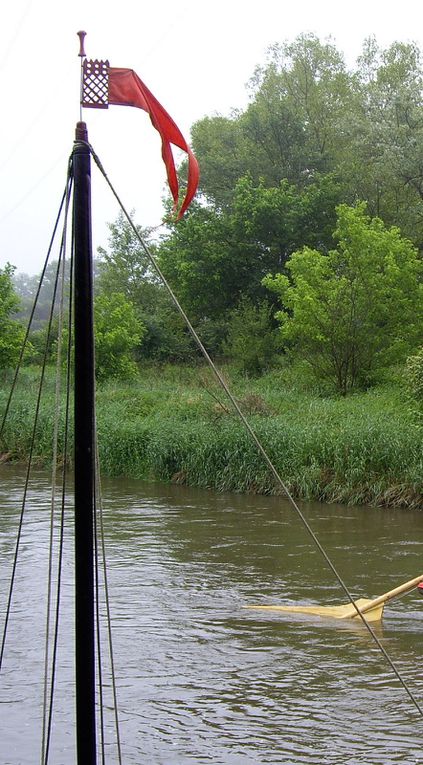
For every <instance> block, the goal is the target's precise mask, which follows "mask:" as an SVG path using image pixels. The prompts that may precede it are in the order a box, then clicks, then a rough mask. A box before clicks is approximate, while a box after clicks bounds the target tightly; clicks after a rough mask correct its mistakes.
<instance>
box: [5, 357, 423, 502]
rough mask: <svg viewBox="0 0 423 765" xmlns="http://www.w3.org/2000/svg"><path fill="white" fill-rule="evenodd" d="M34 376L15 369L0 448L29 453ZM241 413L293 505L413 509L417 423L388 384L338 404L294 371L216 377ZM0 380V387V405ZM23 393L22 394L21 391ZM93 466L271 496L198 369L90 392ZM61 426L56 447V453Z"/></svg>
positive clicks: (152, 374)
mask: <svg viewBox="0 0 423 765" xmlns="http://www.w3.org/2000/svg"><path fill="white" fill-rule="evenodd" d="M35 374H36V370H30V369H25V370H24V371H23V375H22V379H21V382H20V385H19V386H18V389H17V391H16V394H15V398H14V401H13V403H12V407H11V410H10V414H9V416H8V419H7V424H6V427H5V431H4V435H3V443H2V444H1V451H2V452H3V455H6V458H7V459H11V460H18V461H19V460H25V459H26V458H27V456H28V453H29V448H30V442H31V433H32V414H33V412H34V410H35V398H36V393H35V391H36V379H35ZM225 375H226V377H227V379H228V383H229V385H230V387H231V390H232V391H233V393H234V395H235V396H236V398H237V401H238V402H239V404H240V406H241V409H242V411H243V412H244V413H245V415H246V416H247V417H248V420H249V422H250V424H251V425H252V427H253V429H254V431H255V433H256V434H257V436H258V437H259V439H260V441H261V442H262V444H263V445H264V447H265V449H266V450H267V451H268V453H269V456H270V457H271V459H272V460H273V462H274V464H275V466H276V468H277V470H278V471H279V473H280V475H281V477H282V479H283V481H284V483H285V484H286V486H287V487H288V489H289V490H290V492H291V493H292V494H293V495H294V496H295V497H297V498H299V499H306V500H310V499H315V500H320V501H325V502H339V503H344V504H366V505H377V506H387V507H399V508H406V507H413V508H419V509H423V499H422V496H423V427H422V423H421V420H419V418H418V417H417V415H416V413H415V412H414V413H413V411H412V409H411V408H410V405H409V402H408V401H407V399H406V396H405V394H404V392H403V391H402V387H401V384H400V382H395V381H391V382H390V383H389V384H388V383H386V384H384V385H381V386H379V387H376V388H373V389H372V390H370V391H367V392H365V393H360V394H355V395H352V396H350V397H347V398H338V397H331V396H328V395H326V396H325V395H323V394H322V392H321V391H318V390H316V389H313V388H312V387H310V385H309V384H308V383H307V381H306V380H305V379H304V378H302V376H301V374H299V372H298V370H297V371H296V372H295V373H293V371H292V370H290V369H281V370H278V371H274V372H271V373H269V374H267V375H264V376H263V377H261V378H260V379H257V380H254V381H251V380H250V381H247V380H245V379H244V378H241V377H239V376H236V375H235V374H233V373H230V372H229V371H228V370H225ZM6 387H7V386H6V382H4V383H3V384H2V388H1V392H0V394H1V395H0V406H1V408H2V410H3V408H4V406H5V400H6ZM29 391H31V392H29ZM53 410H54V394H53V380H52V379H50V378H49V380H48V385H47V390H46V395H45V396H44V397H43V400H42V404H41V408H40V421H39V427H38V432H37V437H36V445H35V452H34V453H35V455H36V458H37V461H38V462H45V461H48V460H49V459H50V458H51V453H52V446H51V436H50V433H51V426H52V422H53ZM97 414H98V434H99V444H100V459H101V465H102V471H103V473H104V474H107V475H110V476H119V475H126V476H128V477H134V478H142V479H157V480H162V481H168V482H169V481H174V482H178V483H184V484H186V485H189V486H197V487H202V488H209V489H213V490H216V491H234V492H250V493H251V492H254V493H262V494H275V493H280V489H278V488H277V487H275V484H274V480H273V479H272V477H271V476H270V475H269V470H268V468H267V466H266V465H265V464H264V461H263V458H262V457H261V455H260V454H259V453H258V451H257V447H256V446H255V445H254V443H252V441H251V438H250V436H249V435H248V434H247V433H246V431H245V429H244V427H243V426H242V424H241V423H240V422H239V421H238V419H237V417H236V416H235V415H234V413H233V412H232V407H231V404H230V403H229V402H228V401H227V400H226V397H225V394H224V393H223V392H222V391H220V390H219V388H218V387H217V385H216V383H215V382H214V380H213V377H212V375H211V373H210V372H209V371H208V370H205V369H204V368H199V367H194V368H187V367H176V366H168V367H166V368H160V369H159V368H148V369H144V370H143V373H142V375H140V378H139V380H137V381H136V382H134V383H131V384H130V385H123V384H118V383H109V384H107V385H105V386H103V387H102V388H100V389H99V391H98V401H97ZM63 439H64V433H63V426H61V428H60V432H59V450H63Z"/></svg>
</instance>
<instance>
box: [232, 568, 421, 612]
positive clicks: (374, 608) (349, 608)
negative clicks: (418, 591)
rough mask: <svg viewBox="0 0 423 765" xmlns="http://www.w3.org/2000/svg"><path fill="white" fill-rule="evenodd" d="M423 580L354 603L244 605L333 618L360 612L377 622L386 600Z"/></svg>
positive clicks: (416, 578)
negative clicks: (332, 604)
mask: <svg viewBox="0 0 423 765" xmlns="http://www.w3.org/2000/svg"><path fill="white" fill-rule="evenodd" d="M420 582H423V574H422V575H420V576H417V577H415V579H410V581H409V582H405V583H404V584H400V585H399V587H395V588H394V589H393V590H389V592H385V594H384V595H379V597H378V598H373V599H369V598H360V599H359V600H355V601H354V603H347V604H346V605H342V606H261V605H257V606H245V608H254V609H260V610H265V611H286V612H289V613H297V614H313V615H314V616H323V617H325V616H326V617H329V618H334V619H360V618H361V617H360V614H362V615H363V616H364V618H365V619H366V621H368V622H378V621H380V620H381V618H382V615H383V607H384V605H385V603H387V602H388V600H392V598H395V597H396V596H397V595H402V594H404V593H406V592H409V591H410V590H412V589H413V588H414V587H417V585H418V584H419V583H420Z"/></svg>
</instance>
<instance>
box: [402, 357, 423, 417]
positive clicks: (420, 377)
mask: <svg viewBox="0 0 423 765" xmlns="http://www.w3.org/2000/svg"><path fill="white" fill-rule="evenodd" d="M405 380H406V385H407V388H408V390H409V391H410V394H411V396H412V398H413V399H414V400H415V401H416V402H417V405H418V406H419V408H420V409H421V411H422V412H423V346H422V347H421V348H419V350H418V351H417V353H416V354H415V355H413V356H409V357H408V359H407V363H406V366H405Z"/></svg>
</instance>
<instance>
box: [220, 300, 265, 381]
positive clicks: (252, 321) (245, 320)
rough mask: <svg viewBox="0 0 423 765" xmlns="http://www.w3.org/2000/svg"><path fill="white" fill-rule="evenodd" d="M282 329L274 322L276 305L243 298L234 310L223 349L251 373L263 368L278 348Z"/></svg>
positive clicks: (248, 373) (259, 371)
mask: <svg viewBox="0 0 423 765" xmlns="http://www.w3.org/2000/svg"><path fill="white" fill-rule="evenodd" d="M278 345H279V344H278V333H277V330H275V328H274V326H273V324H272V308H271V306H270V304H269V303H267V302H266V301H263V302H262V303H260V304H259V305H254V303H252V301H251V300H249V299H248V298H245V297H244V298H242V299H241V301H240V303H239V305H238V306H237V308H236V309H235V310H233V311H232V312H231V316H230V320H229V323H228V337H227V340H226V342H224V344H223V351H224V353H226V354H227V355H228V356H229V357H230V358H231V359H232V360H233V361H234V362H235V364H236V365H237V366H238V368H239V369H240V371H242V372H245V373H246V374H247V375H257V374H260V373H261V372H263V371H264V370H265V369H266V368H267V367H269V365H270V364H271V362H272V361H273V360H274V357H275V355H276V352H277V350H278Z"/></svg>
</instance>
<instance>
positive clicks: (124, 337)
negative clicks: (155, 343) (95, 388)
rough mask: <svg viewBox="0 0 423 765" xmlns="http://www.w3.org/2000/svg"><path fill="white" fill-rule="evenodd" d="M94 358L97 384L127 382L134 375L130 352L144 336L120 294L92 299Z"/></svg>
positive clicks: (101, 295) (126, 301) (103, 295)
mask: <svg viewBox="0 0 423 765" xmlns="http://www.w3.org/2000/svg"><path fill="white" fill-rule="evenodd" d="M94 316H95V354H96V376H97V379H98V380H101V381H102V380H105V379H107V378H109V377H115V378H119V379H129V378H132V377H134V376H135V375H136V374H137V366H136V363H135V361H134V352H135V349H136V348H137V346H138V345H139V344H140V343H141V340H142V338H143V336H144V334H145V327H144V326H143V324H142V323H141V322H140V320H139V319H138V317H137V315H136V312H135V310H134V307H133V305H132V304H131V303H130V302H129V301H128V300H127V299H126V298H125V296H124V295H122V293H119V292H114V293H111V294H106V293H105V292H103V293H101V294H100V295H98V296H97V297H96V298H95V305H94Z"/></svg>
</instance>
